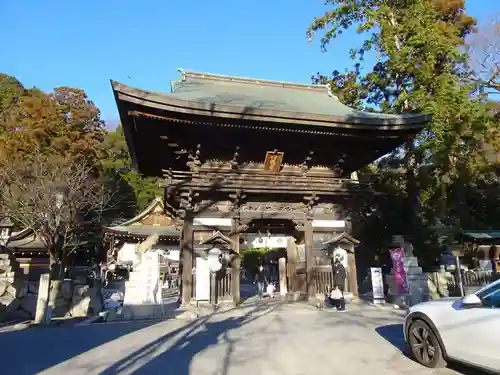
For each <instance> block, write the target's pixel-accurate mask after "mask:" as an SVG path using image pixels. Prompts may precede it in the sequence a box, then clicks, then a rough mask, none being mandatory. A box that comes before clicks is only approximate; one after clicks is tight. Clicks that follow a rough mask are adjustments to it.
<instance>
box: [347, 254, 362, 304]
mask: <svg viewBox="0 0 500 375" xmlns="http://www.w3.org/2000/svg"><path fill="white" fill-rule="evenodd" d="M347 266H348V267H349V270H348V272H349V274H348V277H349V280H348V282H349V287H350V292H351V293H352V295H353V296H354V297H358V296H359V293H358V272H357V270H356V252H355V250H354V245H351V247H350V249H349V250H348V251H347Z"/></svg>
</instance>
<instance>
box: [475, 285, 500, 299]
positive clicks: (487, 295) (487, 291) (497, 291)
mask: <svg viewBox="0 0 500 375" xmlns="http://www.w3.org/2000/svg"><path fill="white" fill-rule="evenodd" d="M476 294H477V296H478V297H479V298H480V299H481V301H483V303H484V302H494V305H497V303H498V301H500V280H497V281H495V282H494V283H492V284H490V285H488V286H487V287H486V288H484V289H482V290H480V291H479V292H477V293H476Z"/></svg>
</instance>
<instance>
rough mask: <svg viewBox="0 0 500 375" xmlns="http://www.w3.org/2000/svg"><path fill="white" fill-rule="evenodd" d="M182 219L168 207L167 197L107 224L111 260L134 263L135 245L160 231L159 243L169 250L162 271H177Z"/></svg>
mask: <svg viewBox="0 0 500 375" xmlns="http://www.w3.org/2000/svg"><path fill="white" fill-rule="evenodd" d="M181 228H182V222H180V221H178V220H176V219H175V218H174V217H173V216H171V215H169V214H168V213H167V212H166V211H165V207H164V203H163V198H155V199H154V200H153V201H152V202H151V204H150V205H149V206H148V207H146V208H145V209H144V210H143V211H142V212H141V213H139V214H138V215H136V216H135V217H133V218H132V219H130V220H127V221H125V222H123V223H120V224H117V225H114V226H103V227H102V231H103V234H104V243H105V247H106V248H107V262H108V263H109V262H115V263H118V264H129V265H130V266H131V264H132V263H133V258H134V256H135V255H134V251H135V246H136V245H137V243H139V242H142V241H144V240H145V239H146V238H147V237H148V236H149V235H151V234H157V235H158V236H159V241H158V244H157V246H158V247H159V248H163V250H165V252H166V253H169V257H168V259H166V258H165V259H163V257H162V261H161V264H160V267H161V269H160V273H164V274H165V273H169V274H176V273H177V271H178V268H179V255H178V253H179V237H180V234H181Z"/></svg>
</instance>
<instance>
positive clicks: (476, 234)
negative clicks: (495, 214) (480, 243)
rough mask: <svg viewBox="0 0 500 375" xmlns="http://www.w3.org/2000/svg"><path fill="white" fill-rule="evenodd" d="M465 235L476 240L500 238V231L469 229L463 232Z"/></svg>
mask: <svg viewBox="0 0 500 375" xmlns="http://www.w3.org/2000/svg"><path fill="white" fill-rule="evenodd" d="M462 235H463V236H464V237H468V238H470V239H474V240H496V239H500V231H497V230H495V231H484V232H483V231H467V232H463V233H462Z"/></svg>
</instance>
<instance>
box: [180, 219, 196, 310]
mask: <svg viewBox="0 0 500 375" xmlns="http://www.w3.org/2000/svg"><path fill="white" fill-rule="evenodd" d="M193 216H194V215H193V214H192V213H191V212H188V213H186V216H185V218H184V224H183V227H182V237H181V244H180V248H181V256H180V259H181V262H182V275H181V296H182V305H183V306H188V305H189V304H190V303H191V296H192V294H193V283H192V280H193V252H194V246H193V241H194V236H193Z"/></svg>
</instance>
